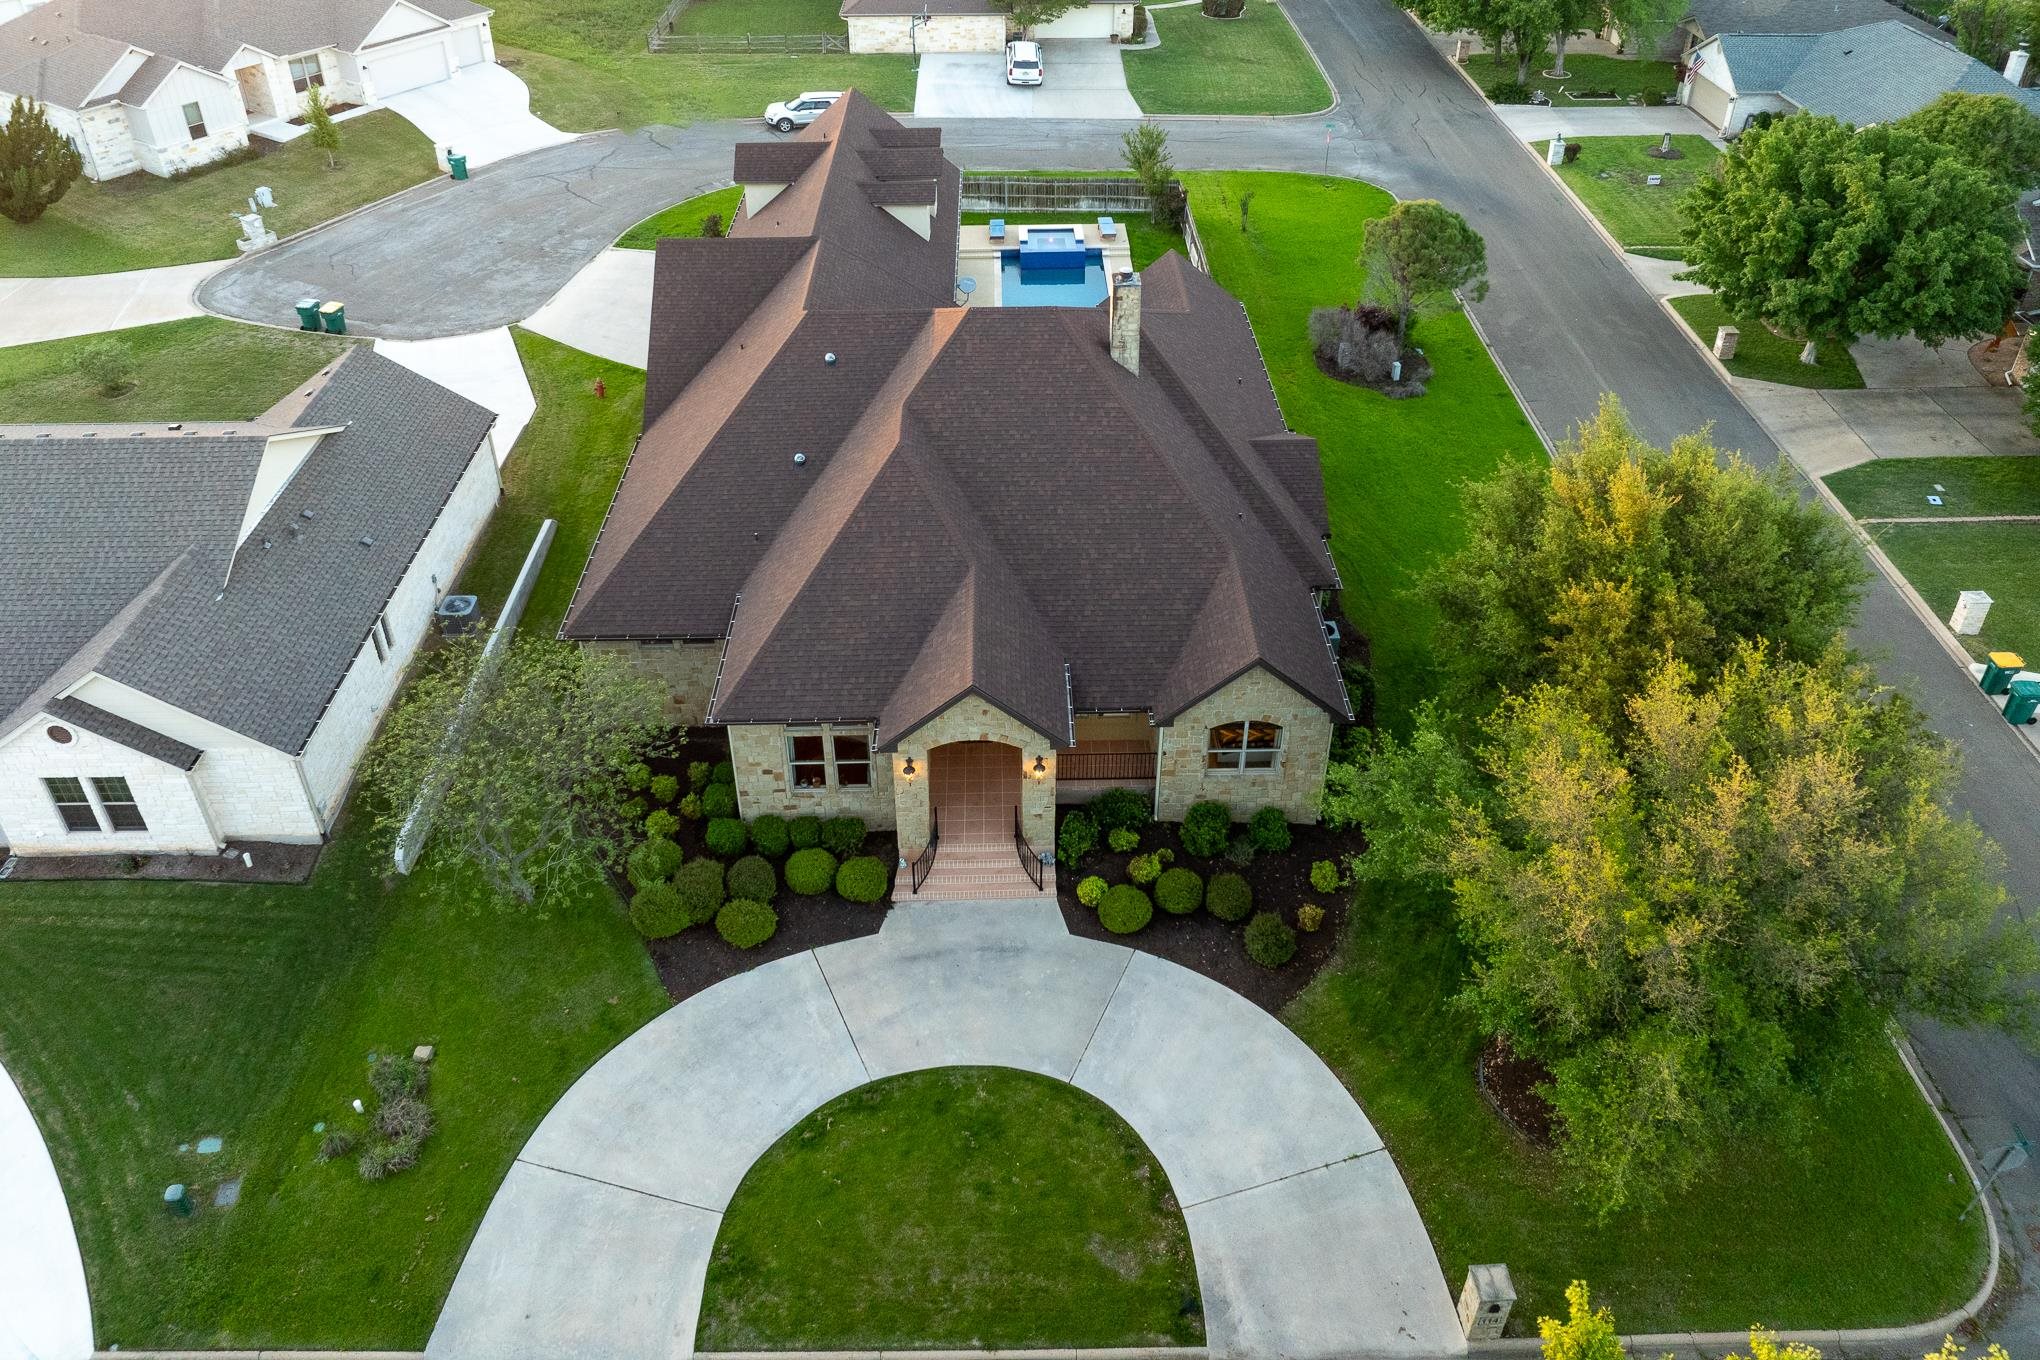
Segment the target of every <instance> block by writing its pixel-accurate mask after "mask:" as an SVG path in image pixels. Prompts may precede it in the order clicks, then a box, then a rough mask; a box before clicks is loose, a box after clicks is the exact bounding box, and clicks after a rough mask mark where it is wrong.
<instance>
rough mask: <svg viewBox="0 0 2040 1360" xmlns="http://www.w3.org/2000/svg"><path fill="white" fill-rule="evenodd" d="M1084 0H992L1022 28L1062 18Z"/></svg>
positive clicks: (994, 6)
mask: <svg viewBox="0 0 2040 1360" xmlns="http://www.w3.org/2000/svg"><path fill="white" fill-rule="evenodd" d="M1082 3H1084V0H992V8H993V9H995V10H998V11H999V12H1000V13H1002V14H1007V15H1010V16H1012V19H1013V22H1014V23H1015V24H1017V25H1019V26H1020V27H1021V28H1022V29H1029V28H1033V27H1034V26H1035V25H1037V24H1045V23H1048V22H1049V21H1050V20H1052V19H1060V18H1061V17H1062V16H1063V15H1065V14H1067V13H1069V12H1070V11H1071V10H1073V9H1075V8H1076V7H1077V6H1078V5H1080V4H1082Z"/></svg>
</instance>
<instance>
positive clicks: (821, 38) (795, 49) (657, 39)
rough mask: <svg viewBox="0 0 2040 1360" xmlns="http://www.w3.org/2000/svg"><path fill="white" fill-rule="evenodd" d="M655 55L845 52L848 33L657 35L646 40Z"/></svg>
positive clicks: (847, 49) (848, 48)
mask: <svg viewBox="0 0 2040 1360" xmlns="http://www.w3.org/2000/svg"><path fill="white" fill-rule="evenodd" d="M648 42H649V45H650V47H651V49H652V51H654V52H709V53H735V54H743V53H750V52H759V53H771V54H773V55H775V56H784V55H787V54H789V53H800V52H848V51H849V50H850V35H849V34H847V33H660V32H658V31H657V30H654V31H653V32H652V34H651V35H650V37H649V39H648Z"/></svg>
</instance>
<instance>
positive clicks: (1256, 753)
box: [1204, 721, 1282, 770]
mask: <svg viewBox="0 0 2040 1360" xmlns="http://www.w3.org/2000/svg"><path fill="white" fill-rule="evenodd" d="M1281 762H1282V729H1281V728H1280V727H1278V726H1276V725H1275V724H1274V723H1270V722H1244V721H1243V722H1233V723H1220V724H1219V725H1218V726H1217V727H1214V728H1212V729H1211V736H1210V739H1209V740H1208V741H1207V743H1206V744H1205V748H1204V767H1205V768H1206V769H1208V770H1272V769H1274V768H1275V767H1276V766H1277V765H1279V764H1281Z"/></svg>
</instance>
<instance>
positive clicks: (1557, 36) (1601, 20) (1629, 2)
mask: <svg viewBox="0 0 2040 1360" xmlns="http://www.w3.org/2000/svg"><path fill="white" fill-rule="evenodd" d="M1552 3H1553V6H1554V9H1555V11H1556V15H1557V20H1558V26H1557V28H1556V29H1555V30H1554V31H1553V33H1552V35H1551V46H1552V56H1553V59H1552V63H1551V70H1550V72H1549V74H1550V75H1552V76H1555V77H1563V76H1565V75H1567V74H1569V72H1567V70H1566V69H1565V48H1566V43H1567V41H1568V40H1569V39H1570V38H1571V37H1572V36H1573V35H1574V34H1575V33H1599V32H1601V31H1602V30H1604V29H1609V28H1613V29H1616V30H1618V31H1619V32H1620V33H1621V35H1622V43H1623V45H1624V46H1625V47H1627V48H1629V49H1630V50H1632V51H1635V50H1641V49H1647V48H1649V47H1651V46H1654V45H1655V44H1656V43H1657V41H1658V39H1659V38H1661V37H1663V36H1664V34H1665V30H1666V29H1667V28H1669V27H1670V26H1671V25H1672V24H1674V23H1676V22H1677V21H1678V19H1679V17H1680V16H1681V15H1683V14H1684V13H1685V12H1686V10H1687V8H1688V4H1687V0H1552Z"/></svg>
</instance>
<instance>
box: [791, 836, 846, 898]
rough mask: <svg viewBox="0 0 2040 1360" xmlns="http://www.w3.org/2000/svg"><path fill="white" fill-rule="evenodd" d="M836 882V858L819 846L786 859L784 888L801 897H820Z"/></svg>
mask: <svg viewBox="0 0 2040 1360" xmlns="http://www.w3.org/2000/svg"><path fill="white" fill-rule="evenodd" d="M835 881H836V857H835V856H834V855H832V854H830V853H829V852H828V851H826V850H824V849H822V848H821V847H820V846H818V845H817V846H810V847H809V848H808V849H806V850H796V851H794V852H793V853H792V854H790V855H788V856H787V857H786V886H787V887H788V888H789V889H791V890H792V891H794V892H797V893H799V894H800V895H801V896H802V897H820V896H821V895H822V894H823V893H825V892H827V891H828V890H829V885H830V884H831V883H834V882H835Z"/></svg>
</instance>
